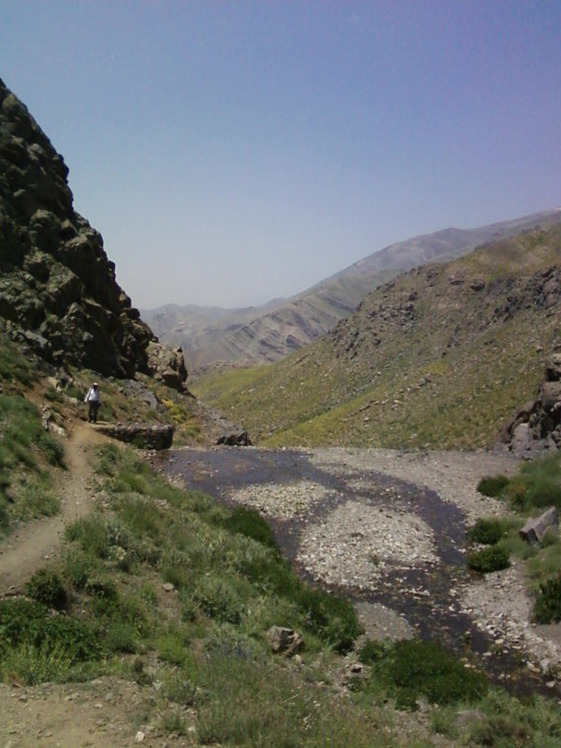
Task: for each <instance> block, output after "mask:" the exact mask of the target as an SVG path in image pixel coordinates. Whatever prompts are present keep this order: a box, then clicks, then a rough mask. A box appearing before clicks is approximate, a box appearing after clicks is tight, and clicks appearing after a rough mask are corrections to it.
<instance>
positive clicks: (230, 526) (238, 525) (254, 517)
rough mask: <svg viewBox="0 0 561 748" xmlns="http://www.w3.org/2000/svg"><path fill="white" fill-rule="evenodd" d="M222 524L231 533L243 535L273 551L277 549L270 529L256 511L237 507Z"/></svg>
mask: <svg viewBox="0 0 561 748" xmlns="http://www.w3.org/2000/svg"><path fill="white" fill-rule="evenodd" d="M222 524H223V526H224V527H225V528H226V529H227V530H229V531H230V532H232V533H238V534H240V535H245V536H246V537H248V538H252V539H253V540H256V541H257V542H258V543H262V544H263V545H266V546H267V547H269V548H274V549H275V550H277V548H278V546H277V541H276V540H275V535H274V533H273V531H272V529H271V527H270V526H269V524H268V523H267V522H266V520H264V519H263V517H262V516H261V514H259V512H258V511H257V510H256V509H248V508H247V507H243V506H238V507H236V508H235V509H233V510H232V513H231V514H230V516H229V517H228V518H227V519H225V520H224V521H223V523H222Z"/></svg>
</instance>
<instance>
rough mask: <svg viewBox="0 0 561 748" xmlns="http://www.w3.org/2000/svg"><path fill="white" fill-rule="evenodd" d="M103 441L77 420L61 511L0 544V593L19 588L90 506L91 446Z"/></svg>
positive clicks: (63, 481)
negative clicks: (67, 528) (69, 526)
mask: <svg viewBox="0 0 561 748" xmlns="http://www.w3.org/2000/svg"><path fill="white" fill-rule="evenodd" d="M103 440H104V437H103V436H102V435H101V434H99V433H97V432H96V431H95V429H94V428H92V427H91V426H90V425H89V424H87V423H84V422H82V421H77V422H76V424H75V427H74V430H73V432H72V434H71V436H70V438H69V440H68V442H67V444H66V445H65V446H66V448H65V461H66V465H67V470H66V471H64V473H63V474H62V475H61V477H60V484H59V486H58V490H59V494H60V498H61V510H60V513H59V514H58V515H57V516H56V517H50V518H44V519H37V520H35V521H33V522H29V523H26V524H25V525H24V526H22V527H21V529H19V530H16V531H15V532H14V533H13V534H12V535H10V537H9V538H8V539H7V540H6V541H5V542H4V543H3V544H2V545H0V596H2V595H5V594H6V593H8V592H17V591H19V590H20V589H21V588H22V587H23V585H24V584H25V582H26V581H27V580H28V579H29V578H30V577H31V576H32V574H33V573H34V572H35V571H36V570H37V569H39V568H40V567H41V566H42V565H43V564H44V563H45V560H47V559H49V558H51V557H52V556H53V555H54V554H55V553H56V551H57V549H58V548H59V546H60V544H61V541H62V537H63V534H64V528H65V527H66V525H68V524H69V523H70V522H73V521H74V520H76V519H78V518H79V517H81V516H83V515H84V514H86V513H87V512H88V510H89V509H90V507H91V504H92V501H93V499H94V494H93V491H92V490H91V488H90V487H89V485H88V483H89V478H90V476H91V465H90V464H89V460H88V452H89V450H90V447H91V446H92V445H94V444H98V443H101V442H102V441H103Z"/></svg>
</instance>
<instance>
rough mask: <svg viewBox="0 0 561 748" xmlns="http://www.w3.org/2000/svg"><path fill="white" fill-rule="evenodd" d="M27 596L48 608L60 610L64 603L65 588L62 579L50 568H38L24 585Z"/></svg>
mask: <svg viewBox="0 0 561 748" xmlns="http://www.w3.org/2000/svg"><path fill="white" fill-rule="evenodd" d="M25 589H26V592H27V594H28V595H29V597H31V598H33V600H37V602H40V603H43V604H44V605H47V606H49V607H50V608H56V609H57V610H60V609H62V608H64V606H65V605H66V590H65V589H64V585H63V583H62V579H61V578H60V576H59V575H58V574H57V572H56V571H53V570H52V569H39V571H36V572H35V574H34V575H33V576H32V577H31V579H30V580H29V582H28V583H27V585H26V588H25Z"/></svg>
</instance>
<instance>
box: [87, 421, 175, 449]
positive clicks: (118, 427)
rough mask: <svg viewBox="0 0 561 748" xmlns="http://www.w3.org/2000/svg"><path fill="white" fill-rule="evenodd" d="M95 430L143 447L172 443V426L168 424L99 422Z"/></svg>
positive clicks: (157, 447) (163, 446) (165, 446)
mask: <svg viewBox="0 0 561 748" xmlns="http://www.w3.org/2000/svg"><path fill="white" fill-rule="evenodd" d="M95 428H96V430H97V431H101V433H103V434H106V435H107V436H111V437H112V438H113V439H118V440H119V441H122V442H127V443H128V444H135V445H136V446H137V447H141V448H143V449H169V448H170V447H171V445H172V443H173V433H174V428H173V426H170V425H157V424H154V425H147V424H145V423H120V424H114V425H113V424H101V425H98V426H96V427H95Z"/></svg>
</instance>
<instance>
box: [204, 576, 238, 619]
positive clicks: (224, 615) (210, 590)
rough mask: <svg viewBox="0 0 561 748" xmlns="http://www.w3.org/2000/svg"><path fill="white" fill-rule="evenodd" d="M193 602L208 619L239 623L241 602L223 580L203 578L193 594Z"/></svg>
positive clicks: (211, 577) (210, 577)
mask: <svg viewBox="0 0 561 748" xmlns="http://www.w3.org/2000/svg"><path fill="white" fill-rule="evenodd" d="M193 601H194V602H195V603H196V605H198V607H199V608H200V610H201V611H202V612H203V613H204V614H205V615H207V616H208V617H209V618H215V619H216V620H218V621H223V622H228V623H234V624H237V623H240V621H241V619H242V613H243V602H242V600H241V599H240V597H239V595H238V594H237V593H236V591H235V590H234V589H233V588H232V587H231V585H229V584H228V583H227V582H226V581H225V580H223V579H220V578H217V577H213V576H209V577H203V579H201V581H200V582H199V584H198V585H197V587H196V588H195V591H194V593H193Z"/></svg>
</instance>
